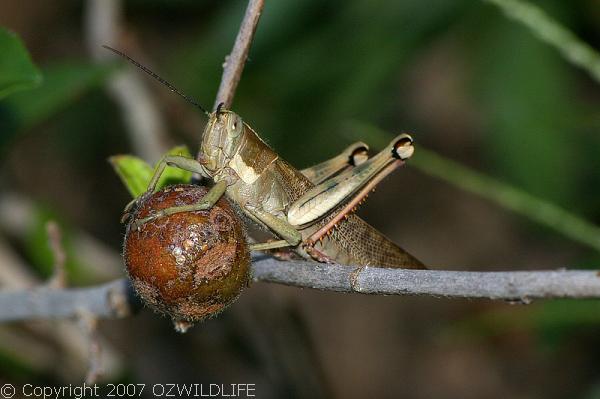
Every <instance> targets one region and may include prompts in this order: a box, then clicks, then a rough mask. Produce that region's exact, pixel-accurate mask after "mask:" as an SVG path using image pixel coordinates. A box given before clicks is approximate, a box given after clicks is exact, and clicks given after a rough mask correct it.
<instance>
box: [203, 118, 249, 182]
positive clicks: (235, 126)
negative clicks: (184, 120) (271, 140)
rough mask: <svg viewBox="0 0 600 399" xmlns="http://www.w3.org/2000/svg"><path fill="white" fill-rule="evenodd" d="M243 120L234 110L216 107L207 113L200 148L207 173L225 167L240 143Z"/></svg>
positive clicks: (212, 173) (212, 172)
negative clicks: (207, 116) (204, 159)
mask: <svg viewBox="0 0 600 399" xmlns="http://www.w3.org/2000/svg"><path fill="white" fill-rule="evenodd" d="M243 131H244V121H243V120H242V118H241V117H240V116H239V115H238V114H236V113H235V112H232V111H229V110H222V109H218V110H217V111H215V112H212V113H211V114H210V115H209V120H208V123H207V125H206V128H205V129H204V134H203V135H202V145H201V147H200V150H201V151H202V153H203V154H204V156H205V158H206V161H205V162H206V163H205V165H204V167H205V169H207V172H209V174H211V175H214V173H215V172H217V171H218V170H220V169H222V168H223V167H225V166H226V165H227V164H228V163H229V161H231V159H232V158H233V157H234V156H235V154H236V153H237V152H238V150H239V149H240V147H241V145H242V139H243V134H242V133H243Z"/></svg>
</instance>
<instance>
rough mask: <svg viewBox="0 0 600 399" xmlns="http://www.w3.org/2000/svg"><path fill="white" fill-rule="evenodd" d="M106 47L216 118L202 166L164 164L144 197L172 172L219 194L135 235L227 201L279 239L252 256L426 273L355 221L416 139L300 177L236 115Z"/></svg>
mask: <svg viewBox="0 0 600 399" xmlns="http://www.w3.org/2000/svg"><path fill="white" fill-rule="evenodd" d="M105 47H106V46H105ZM107 48H108V49H109V50H112V51H113V52H115V53H117V54H119V55H121V56H123V57H125V58H126V59H128V60H129V61H130V62H132V63H133V64H134V65H136V66H138V67H140V68H141V69H142V70H144V71H145V72H146V73H148V74H150V75H151V76H153V77H155V78H157V79H158V80H159V81H161V82H162V83H163V84H165V85H166V86H167V87H169V88H170V89H171V90H172V91H174V92H175V93H177V94H179V95H180V96H182V97H184V98H185V99H187V100H188V101H190V102H192V103H194V104H195V105H196V106H198V107H199V108H200V109H202V110H203V111H204V113H205V114H206V115H207V116H208V119H209V120H208V124H207V125H206V128H205V129H204V133H203V135H202V143H201V145H200V151H199V154H198V160H194V159H189V158H185V157H181V156H172V155H169V156H165V157H163V158H162V159H161V161H160V162H159V164H158V167H157V169H156V173H155V175H154V176H153V178H152V180H151V182H150V184H149V186H148V189H147V192H146V194H144V195H142V197H140V198H144V197H146V196H148V195H150V194H151V193H153V192H154V190H155V188H156V184H157V182H158V179H159V177H160V175H161V173H162V172H163V170H164V168H165V167H166V166H167V165H169V166H174V167H178V168H181V169H185V170H188V171H191V172H194V173H197V174H199V175H201V176H203V177H205V178H208V179H210V180H212V181H213V182H214V185H213V187H212V188H211V189H210V191H209V192H208V193H207V194H206V196H205V197H204V198H203V199H202V200H201V201H200V202H199V203H197V204H194V205H185V206H178V207H173V208H167V209H164V210H162V211H160V212H157V213H155V214H153V215H151V216H148V217H146V218H143V219H138V220H136V221H134V222H133V228H136V227H138V228H139V226H141V225H143V224H144V223H148V222H150V221H152V220H154V219H157V218H160V217H162V216H165V215H170V214H173V213H177V212H187V211H197V210H205V209H209V208H210V207H212V205H214V204H215V203H216V201H217V200H218V199H219V198H220V197H221V196H222V195H226V196H227V198H229V199H230V200H231V201H232V202H233V203H235V204H237V205H238V206H239V208H240V209H241V210H242V212H243V214H244V215H245V216H247V217H248V218H249V219H251V220H253V221H254V222H256V223H257V224H258V225H259V226H261V227H263V228H265V229H268V230H269V231H271V232H273V233H274V234H275V235H276V236H277V237H278V238H280V239H279V240H277V241H272V242H267V243H260V244H255V245H253V246H251V249H254V250H265V249H274V248H282V247H289V248H292V249H293V250H294V251H295V252H296V253H298V254H300V255H301V256H303V257H305V258H312V259H315V260H318V261H321V262H337V263H341V264H347V265H357V266H366V265H374V266H383V267H399V268H424V266H423V265H422V263H421V262H419V261H418V260H417V259H415V258H414V257H413V256H412V255H410V254H409V253H407V252H406V251H404V250H403V249H402V248H400V247H399V246H397V245H396V244H394V243H393V242H392V241H390V240H389V239H388V238H386V237H385V236H384V235H382V234H381V233H380V232H378V231H377V230H376V229H374V228H373V227H371V226H370V225H369V224H367V223H366V222H365V221H363V220H362V219H361V218H359V217H358V216H356V215H355V214H353V211H354V210H355V209H356V207H357V206H358V205H359V204H360V202H362V201H363V200H364V198H365V197H366V196H367V194H368V193H369V192H370V191H371V190H373V188H374V187H375V185H376V184H377V183H379V182H380V181H381V180H382V179H383V178H384V177H385V176H387V175H388V174H389V173H391V172H392V171H393V170H394V169H396V168H397V167H399V166H401V165H403V164H404V162H405V160H406V159H408V158H410V157H411V156H412V154H413V152H414V147H413V145H412V144H413V140H412V138H411V137H410V136H409V135H408V134H405V133H403V134H400V135H399V136H397V137H396V138H394V140H392V142H391V143H390V144H389V146H388V147H387V148H386V149H385V150H383V151H381V152H380V153H378V154H377V155H375V156H374V157H372V158H368V156H367V150H368V147H367V145H366V144H364V143H361V142H357V143H354V144H352V145H351V146H349V147H348V148H346V149H345V150H344V151H343V152H342V153H341V154H340V155H338V156H336V157H334V158H332V159H330V160H327V161H325V162H323V163H321V164H318V165H315V166H313V167H311V168H308V169H304V170H301V171H300V170H297V169H295V168H294V167H293V166H291V165H290V164H289V163H287V162H286V161H285V160H283V159H281V158H280V157H279V155H277V153H276V152H275V151H273V150H272V149H271V148H270V147H269V146H268V145H267V144H266V143H265V142H264V141H263V140H261V138H260V137H259V136H258V135H257V134H256V132H255V131H254V130H253V129H252V128H251V127H250V126H249V125H248V124H247V123H245V122H244V121H243V120H242V118H241V117H240V116H239V115H237V114H236V113H234V112H233V111H230V110H225V109H222V108H221V107H218V108H217V110H216V111H215V112H211V113H209V112H207V111H205V110H204V109H203V108H202V107H201V106H200V105H199V104H197V103H196V102H194V101H193V100H191V99H190V98H188V97H187V96H185V95H183V94H182V93H180V92H179V91H178V90H177V89H176V88H175V87H173V86H172V85H170V84H169V83H168V82H166V81H165V80H164V79H162V78H160V77H159V76H158V75H156V74H155V73H153V72H152V71H150V70H148V69H147V68H146V67H144V66H142V65H140V64H139V63H137V62H136V61H134V60H132V59H131V58H130V57H128V56H127V55H125V54H123V53H121V52H119V51H117V50H114V49H112V48H109V47H107ZM138 200H139V199H138ZM135 203H136V200H134V201H132V203H130V204H129V205H128V206H127V207H126V209H125V215H128V214H129V211H130V209H131V207H132V206H133V205H134V204H135Z"/></svg>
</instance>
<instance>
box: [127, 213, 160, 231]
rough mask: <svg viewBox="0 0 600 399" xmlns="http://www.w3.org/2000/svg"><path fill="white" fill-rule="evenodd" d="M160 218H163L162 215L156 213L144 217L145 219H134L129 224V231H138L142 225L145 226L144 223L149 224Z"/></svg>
mask: <svg viewBox="0 0 600 399" xmlns="http://www.w3.org/2000/svg"><path fill="white" fill-rule="evenodd" d="M161 216H164V215H162V213H161V212H158V213H155V214H153V215H150V216H148V217H145V218H141V219H136V220H134V221H133V222H131V229H132V230H134V231H135V230H137V231H139V230H140V229H141V228H142V226H143V225H145V224H146V223H148V222H151V221H153V220H156V219H158V218H159V217H161Z"/></svg>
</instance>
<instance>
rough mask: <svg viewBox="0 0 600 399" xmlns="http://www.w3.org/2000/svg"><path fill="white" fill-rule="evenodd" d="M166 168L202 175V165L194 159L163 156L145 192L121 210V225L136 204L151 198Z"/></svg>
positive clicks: (179, 156)
mask: <svg viewBox="0 0 600 399" xmlns="http://www.w3.org/2000/svg"><path fill="white" fill-rule="evenodd" d="M167 166H173V167H176V168H179V169H183V170H187V171H190V172H193V173H198V174H201V175H204V169H203V167H202V164H200V162H198V161H196V160H195V159H191V158H186V157H183V156H181V155H165V156H163V157H162V158H161V159H160V161H158V163H157V164H156V169H155V171H154V174H153V175H152V179H150V183H148V188H146V192H145V193H144V194H142V195H140V196H139V197H137V198H134V199H133V200H131V201H130V202H129V203H128V204H127V205H126V206H125V209H124V210H123V217H122V218H121V222H122V223H124V222H125V221H126V220H127V219H128V218H129V215H130V213H131V210H132V209H133V208H134V206H135V205H136V204H138V203H140V202H142V201H143V200H145V199H146V198H148V197H149V196H151V195H152V193H154V190H156V186H157V184H158V181H159V180H160V177H161V176H162V174H163V172H164V171H165V168H166V167H167Z"/></svg>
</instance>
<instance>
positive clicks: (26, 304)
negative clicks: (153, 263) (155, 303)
mask: <svg viewBox="0 0 600 399" xmlns="http://www.w3.org/2000/svg"><path fill="white" fill-rule="evenodd" d="M136 303H137V302H136V299H135V297H134V295H133V291H132V289H131V286H130V285H129V282H128V280H125V279H120V280H115V281H112V282H110V283H107V284H102V285H97V286H93V287H89V288H67V289H61V290H52V289H48V288H44V287H40V288H33V289H27V290H4V291H1V292H0V320H1V321H15V320H35V319H62V318H73V317H78V316H79V315H80V314H81V312H82V311H86V312H88V313H89V314H92V315H94V316H96V317H100V318H117V317H124V316H126V315H129V314H130V312H131V311H132V309H133V308H134V306H135V304H136Z"/></svg>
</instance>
